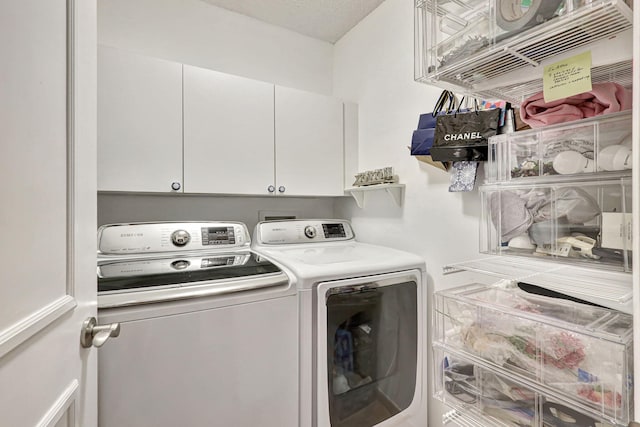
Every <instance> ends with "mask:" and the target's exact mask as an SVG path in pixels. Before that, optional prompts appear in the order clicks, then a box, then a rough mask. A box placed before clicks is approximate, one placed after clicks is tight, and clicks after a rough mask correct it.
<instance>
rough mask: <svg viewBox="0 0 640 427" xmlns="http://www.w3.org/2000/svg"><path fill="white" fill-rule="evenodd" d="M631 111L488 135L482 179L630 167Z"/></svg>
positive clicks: (497, 179)
mask: <svg viewBox="0 0 640 427" xmlns="http://www.w3.org/2000/svg"><path fill="white" fill-rule="evenodd" d="M631 161H632V157H631V111H624V112H621V113H614V114H609V115H606V116H600V117H595V118H592V119H584V120H579V121H575V122H571V123H568V124H567V123H564V124H561V125H553V126H546V127H543V128H538V129H531V130H526V131H521V132H514V133H510V134H503V135H497V136H494V137H491V138H490V139H489V162H488V168H487V182H489V183H492V182H505V181H511V180H531V178H538V177H545V176H553V175H556V176H560V175H564V176H566V175H581V174H585V173H595V172H618V173H624V172H625V171H626V172H627V174H630V173H631V171H630V169H631Z"/></svg>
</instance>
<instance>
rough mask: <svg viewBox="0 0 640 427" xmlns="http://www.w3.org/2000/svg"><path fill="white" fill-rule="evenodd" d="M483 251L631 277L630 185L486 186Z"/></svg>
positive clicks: (619, 181)
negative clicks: (571, 264) (629, 272)
mask: <svg viewBox="0 0 640 427" xmlns="http://www.w3.org/2000/svg"><path fill="white" fill-rule="evenodd" d="M480 194H481V200H482V207H483V209H482V224H483V226H482V227H481V233H480V251H481V252H483V253H489V254H499V255H524V256H530V257H538V258H547V259H553V260H557V261H565V262H571V263H574V264H577V263H580V265H584V266H586V267H608V268H612V269H616V270H620V271H627V272H628V271H631V248H632V236H633V233H632V230H631V213H630V212H631V180H630V178H621V177H617V178H607V179H604V178H603V179H600V180H598V181H590V180H582V181H562V182H556V183H537V184H535V185H531V184H526V183H523V184H517V183H511V184H485V185H482V186H481V187H480Z"/></svg>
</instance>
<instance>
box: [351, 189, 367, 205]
mask: <svg viewBox="0 0 640 427" xmlns="http://www.w3.org/2000/svg"><path fill="white" fill-rule="evenodd" d="M351 195H352V196H353V199H354V200H355V201H356V205H357V206H358V207H359V208H360V209H362V208H364V191H352V192H351Z"/></svg>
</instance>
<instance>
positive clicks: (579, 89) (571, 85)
mask: <svg viewBox="0 0 640 427" xmlns="http://www.w3.org/2000/svg"><path fill="white" fill-rule="evenodd" d="M542 84H543V91H544V101H545V102H551V101H555V100H557V99H562V98H567V97H569V96H573V95H577V94H579V93H583V92H589V91H590V90H591V51H587V52H584V53H581V54H580V55H576V56H572V57H571V58H567V59H564V60H562V61H559V62H556V63H553V64H550V65H547V66H546V67H544V74H543V76H542Z"/></svg>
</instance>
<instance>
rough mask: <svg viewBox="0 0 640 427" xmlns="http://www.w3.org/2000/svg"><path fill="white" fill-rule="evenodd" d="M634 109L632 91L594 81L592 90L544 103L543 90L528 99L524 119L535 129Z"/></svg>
mask: <svg viewBox="0 0 640 427" xmlns="http://www.w3.org/2000/svg"><path fill="white" fill-rule="evenodd" d="M629 109H631V91H630V90H627V89H625V88H624V87H622V86H620V85H619V84H617V83H611V82H609V83H594V84H593V88H592V89H591V91H590V92H584V93H581V94H579V95H574V96H570V97H568V98H563V99H558V100H556V101H552V102H544V96H543V93H542V92H539V93H536V94H535V95H532V96H530V97H529V98H527V99H525V100H524V101H523V102H522V104H521V105H520V118H521V119H522V121H523V122H525V123H526V124H528V125H529V126H531V127H532V128H536V127H542V126H547V125H552V124H555V123H564V122H570V121H572V120H580V119H585V118H587V117H594V116H599V115H601V114H608V113H615V112H617V111H622V110H629Z"/></svg>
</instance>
